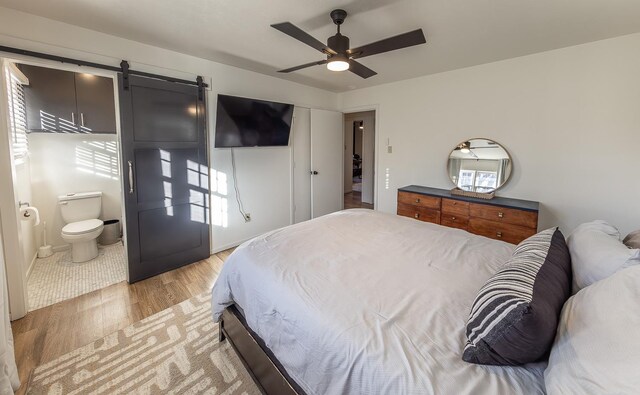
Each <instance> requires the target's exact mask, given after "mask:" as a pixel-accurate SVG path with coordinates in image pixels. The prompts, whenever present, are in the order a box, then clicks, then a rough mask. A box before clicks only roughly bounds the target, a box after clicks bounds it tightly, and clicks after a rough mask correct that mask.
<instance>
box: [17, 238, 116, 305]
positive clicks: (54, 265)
mask: <svg viewBox="0 0 640 395" xmlns="http://www.w3.org/2000/svg"><path fill="white" fill-rule="evenodd" d="M126 266H127V265H126V262H125V252H124V246H123V245H122V243H121V242H119V243H116V244H112V245H109V246H99V247H98V256H97V257H96V258H95V259H92V260H90V261H87V262H82V263H73V262H72V261H71V250H67V251H61V252H56V253H55V254H53V255H51V256H50V257H48V258H38V259H36V261H35V262H34V264H33V270H32V271H31V275H30V276H29V280H28V281H27V292H28V295H29V311H33V310H37V309H39V308H42V307H45V306H49V305H52V304H54V303H58V302H62V301H63V300H67V299H71V298H75V297H76V296H80V295H84V294H86V293H89V292H92V291H95V290H97V289H100V288H104V287H106V286H109V285H111V284H115V283H119V282H120V281H124V280H126V279H127V271H126V270H127V269H126Z"/></svg>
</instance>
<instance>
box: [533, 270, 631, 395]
mask: <svg viewBox="0 0 640 395" xmlns="http://www.w3.org/2000/svg"><path fill="white" fill-rule="evenodd" d="M639 303H640V266H637V265H636V266H634V267H629V268H626V269H623V270H620V271H619V272H617V273H615V274H614V275H613V276H611V277H609V278H607V279H604V280H602V281H599V282H597V283H595V284H593V285H591V286H589V287H587V288H585V289H583V290H581V291H580V292H578V293H577V294H576V295H574V296H572V297H571V298H570V299H569V300H568V301H567V302H566V303H565V304H564V307H563V309H562V313H561V315H560V324H559V325H558V332H557V334H556V339H555V341H554V343H553V347H552V348H551V356H550V357H549V365H548V366H547V369H546V370H545V372H544V382H545V385H546V388H547V393H548V394H549V395H555V394H563V395H570V394H576V395H577V394H580V395H583V394H638V393H639V391H640V372H639V370H638V369H639V368H640V341H639V340H638V339H640V308H639V307H638V305H639Z"/></svg>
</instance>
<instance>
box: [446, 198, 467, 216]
mask: <svg viewBox="0 0 640 395" xmlns="http://www.w3.org/2000/svg"><path fill="white" fill-rule="evenodd" d="M442 214H443V215H444V214H451V215H455V216H457V217H469V202H463V201H461V200H454V199H442ZM443 218H444V217H443Z"/></svg>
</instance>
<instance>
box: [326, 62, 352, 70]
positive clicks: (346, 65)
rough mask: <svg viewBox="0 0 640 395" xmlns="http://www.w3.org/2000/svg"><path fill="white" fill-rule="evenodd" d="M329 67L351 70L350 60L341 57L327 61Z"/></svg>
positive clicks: (330, 68) (331, 68)
mask: <svg viewBox="0 0 640 395" xmlns="http://www.w3.org/2000/svg"><path fill="white" fill-rule="evenodd" d="M327 68H328V69H329V70H331V71H345V70H349V62H347V61H344V60H340V59H336V60H331V61H330V62H329V63H327Z"/></svg>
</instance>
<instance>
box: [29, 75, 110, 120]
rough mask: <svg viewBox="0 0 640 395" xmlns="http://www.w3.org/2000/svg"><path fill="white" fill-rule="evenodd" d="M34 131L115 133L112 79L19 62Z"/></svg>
mask: <svg viewBox="0 0 640 395" xmlns="http://www.w3.org/2000/svg"><path fill="white" fill-rule="evenodd" d="M19 68H20V70H21V71H22V72H23V73H24V74H25V75H26V76H27V78H29V85H28V86H26V87H25V101H26V105H27V128H28V129H29V131H31V132H53V133H115V132H116V115H115V103H114V87H113V79H111V78H107V77H101V76H96V75H91V74H83V73H73V72H70V71H64V70H56V69H50V68H46V67H38V66H31V65H20V66H19Z"/></svg>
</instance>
